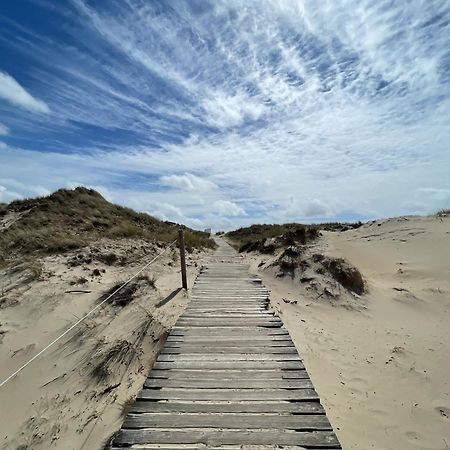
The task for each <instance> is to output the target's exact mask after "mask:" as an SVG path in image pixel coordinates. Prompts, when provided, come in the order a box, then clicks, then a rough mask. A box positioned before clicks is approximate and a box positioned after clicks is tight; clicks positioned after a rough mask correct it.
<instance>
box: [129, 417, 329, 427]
mask: <svg viewBox="0 0 450 450" xmlns="http://www.w3.org/2000/svg"><path fill="white" fill-rule="evenodd" d="M123 426H124V428H130V429H138V428H179V429H184V428H233V429H239V428H245V429H246V430H249V429H253V428H256V429H288V430H298V431H304V430H331V426H330V422H328V419H327V417H326V416H325V415H324V414H305V415H284V416H282V415H277V414H257V415H250V414H152V413H143V414H131V415H129V416H127V418H126V419H125V421H124V423H123Z"/></svg>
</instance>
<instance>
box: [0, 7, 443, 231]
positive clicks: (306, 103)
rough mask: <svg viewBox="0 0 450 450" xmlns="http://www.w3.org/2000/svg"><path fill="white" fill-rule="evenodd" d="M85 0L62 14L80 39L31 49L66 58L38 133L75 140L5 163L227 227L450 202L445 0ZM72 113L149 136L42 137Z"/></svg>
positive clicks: (49, 81) (53, 60)
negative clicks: (97, 0) (103, 0)
mask: <svg viewBox="0 0 450 450" xmlns="http://www.w3.org/2000/svg"><path fill="white" fill-rule="evenodd" d="M72 3H73V4H74V5H75V6H76V8H77V11H78V12H79V13H81V14H78V13H77V14H75V13H73V12H71V11H72V10H71V8H68V9H67V11H66V12H65V14H66V15H65V19H71V20H72V21H73V25H74V26H72V27H67V32H68V33H71V32H72V33H74V36H73V37H76V39H74V44H73V46H71V47H67V46H65V45H64V43H61V42H54V41H50V42H51V45H50V44H48V45H47V44H46V43H47V42H48V41H47V40H42V42H39V45H38V44H32V43H31V48H30V46H29V45H27V47H24V46H23V47H22V48H21V49H20V50H21V51H22V52H23V53H26V54H27V55H28V56H29V57H30V58H35V59H34V60H33V61H38V62H41V61H49V64H51V65H52V69H53V68H54V69H55V70H47V72H46V76H45V77H41V78H40V85H43V86H45V87H46V93H47V97H46V98H48V102H49V104H50V105H51V106H52V113H53V114H52V121H51V123H45V127H43V130H39V134H36V137H37V138H38V139H39V148H41V149H43V150H45V151H48V150H53V149H55V147H56V148H58V149H63V150H61V151H67V152H68V153H67V154H65V155H64V154H57V153H48V154H45V153H38V152H27V151H25V150H23V149H13V150H10V151H8V149H7V147H6V144H3V146H1V144H0V146H1V147H0V148H1V149H2V153H3V154H0V160H1V161H0V164H2V169H3V168H4V170H5V173H8V174H10V175H8V176H11V177H14V178H16V179H17V180H18V181H21V182H23V183H24V184H25V185H26V184H27V183H28V182H30V183H33V184H34V185H44V186H45V187H46V188H48V189H54V188H57V187H60V186H61V185H65V183H66V182H67V180H77V181H78V180H79V183H81V184H84V185H93V186H101V187H102V189H108V192H109V194H108V195H110V197H111V198H113V199H114V201H116V202H119V203H126V204H128V205H130V206H132V207H134V208H138V209H147V210H149V211H150V210H153V211H155V212H156V213H158V214H160V216H161V217H162V216H164V217H167V218H170V219H171V220H177V221H191V222H190V223H197V224H198V226H201V225H202V224H203V223H205V225H213V226H216V225H217V226H220V227H226V228H230V227H233V226H238V225H241V224H244V223H250V222H251V221H255V220H256V221H260V222H263V221H266V222H267V221H271V222H281V221H293V220H295V221H308V220H315V219H316V218H317V217H334V215H337V216H339V214H341V213H342V214H344V213H346V212H348V211H356V212H358V213H360V214H362V215H363V216H366V217H374V216H387V215H395V214H405V213H408V212H416V211H418V212H431V211H432V210H433V208H435V207H436V205H443V204H444V203H445V202H446V196H445V192H446V190H449V189H450V184H449V183H450V181H449V177H448V173H450V153H449V151H448V142H449V141H450V123H449V118H448V117H449V116H448V110H449V108H450V91H449V86H450V85H449V83H448V64H446V58H447V52H448V36H449V35H450V34H449V27H450V25H449V23H450V21H449V20H448V18H449V12H448V10H446V8H445V5H444V4H443V3H442V2H438V1H434V0H430V1H428V2H417V3H414V2H413V3H411V2H407V1H406V0H399V1H398V2H391V1H388V0H380V1H379V2H376V4H375V3H374V2H373V1H370V0H362V1H360V2H359V3H358V7H356V8H355V6H354V2H352V1H350V0H343V1H340V2H331V1H328V2H298V1H294V0H281V1H278V2H260V1H257V0H249V2H248V7H247V8H242V7H241V6H242V5H241V3H242V2H240V1H238V0H229V1H227V2H211V3H210V5H209V7H208V8H206V10H205V12H202V13H198V11H197V12H196V11H194V9H195V8H194V7H193V6H192V5H193V3H192V2H183V1H180V2H177V9H176V12H174V10H172V9H171V8H167V9H165V8H159V7H155V6H154V5H153V3H152V2H149V3H148V4H145V5H144V3H145V2H144V3H142V2H137V1H133V0H130V1H128V2H125V3H124V2H109V3H108V4H107V5H108V6H107V7H105V8H103V6H102V5H100V4H96V5H95V6H94V5H93V3H92V2H90V3H88V2H84V1H82V0H73V1H72ZM105 5H106V4H105ZM156 18H157V20H156ZM80 30H82V32H80ZM75 33H76V35H75ZM30 42H32V40H30ZM76 43H79V47H77V44H76ZM17 45H18V47H20V44H17ZM87 45H89V48H90V50H91V51H90V53H89V54H87V53H86V52H85V51H84V50H83V49H84V48H85V47H86V46H87ZM111 48H113V49H114V51H111ZM99 55H100V56H101V57H99ZM62 56H64V57H62ZM47 69H48V68H47ZM13 81H14V80H13ZM0 106H1V105H0ZM28 116H29V115H28ZM28 116H27V117H28ZM42 117H43V118H42ZM41 118H42V119H41ZM34 119H35V120H38V119H39V120H45V115H44V116H39V117H36V116H35V117H34ZM14 120H16V122H14ZM73 121H77V123H80V122H82V123H86V124H88V125H92V126H94V127H103V128H108V129H109V130H114V131H116V130H120V131H123V132H124V133H126V135H127V136H132V138H133V139H132V140H130V142H144V143H146V144H141V145H126V144H111V142H112V139H111V141H109V142H105V141H103V140H102V139H103V136H99V137H97V136H96V137H95V139H97V142H95V143H92V139H91V138H92V135H91V132H92V129H91V128H89V130H88V132H86V134H85V135H84V134H83V133H84V129H83V127H81V126H80V128H79V129H77V133H78V132H79V134H77V137H78V138H79V140H80V142H81V144H79V143H78V140H77V142H76V147H75V144H73V143H72V142H71V140H70V139H68V140H67V141H64V142H62V145H59V144H60V143H59V142H58V143H57V144H56V146H55V142H54V141H53V140H50V139H49V141H48V142H46V141H45V137H46V134H45V133H46V132H47V131H48V130H50V131H52V132H53V131H56V132H58V135H60V134H62V132H64V131H67V130H69V131H71V132H73V128H70V127H69V126H68V123H72V122H73ZM8 126H10V127H11V128H12V129H14V134H15V135H16V134H17V135H18V136H20V130H26V131H27V132H29V127H31V126H32V124H30V121H28V120H24V119H23V118H21V117H20V116H18V117H15V118H14V117H11V118H10V117H9V118H8ZM210 127H213V128H214V130H211V129H210ZM41 131H42V133H41ZM111 135H113V133H111ZM51 136H52V138H53V136H54V135H53V134H51ZM86 136H87V137H86ZM187 136H189V137H187ZM85 137H86V141H87V143H86V142H84V141H83V139H84V138H85ZM135 138H136V139H135ZM118 142H119V140H118ZM120 142H124V140H123V139H122V140H120ZM125 142H126V141H125ZM105 149H107V151H105ZM3 150H5V152H3ZM69 151H71V152H72V153H70V154H69ZM79 153H81V154H79ZM30 161H32V162H33V165H32V167H31V168H28V167H27V165H28V166H31V165H30V164H29V162H30ZM56 168H57V169H58V170H56ZM49 174H50V175H49ZM147 176H148V179H149V182H148V183H146V177H147ZM113 180H114V181H113ZM117 180H120V186H122V188H120V189H119V188H117ZM136 180H137V181H138V182H137V183H135V181H136ZM154 180H159V183H158V182H155V181H154ZM154 184H157V186H156V187H157V189H155V191H154V192H148V191H149V190H151V186H152V185H154ZM160 185H162V186H164V187H165V188H166V189H160ZM123 186H127V188H124V187H123ZM134 186H136V187H134ZM167 188H168V189H167ZM16 190H17V191H18V192H20V193H21V192H26V189H25V188H23V189H22V190H21V189H19V188H17V189H16ZM442 192H444V193H442ZM245 214H247V215H245Z"/></svg>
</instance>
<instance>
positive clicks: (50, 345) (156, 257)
mask: <svg viewBox="0 0 450 450" xmlns="http://www.w3.org/2000/svg"><path fill="white" fill-rule="evenodd" d="M177 240H178V239H175V240H174V241H173V242H172V243H171V244H170V245H169V246H168V247H166V248H165V249H164V250H163V251H162V252H161V253H159V254H158V255H156V256H155V257H154V258H153V259H152V260H151V261H150V262H148V263H147V264H146V265H145V266H144V267H142V268H141V269H140V270H138V271H137V272H136V273H135V274H134V275H133V276H132V277H131V278H130V279H129V280H128V281H126V282H125V283H123V284H122V285H121V286H120V287H118V288H117V289H116V290H115V291H114V292H113V293H112V294H110V295H108V297H106V298H105V299H104V300H103V301H102V302H101V303H99V304H98V305H97V306H96V307H95V308H92V309H91V310H90V311H89V312H88V313H86V314H85V315H84V316H83V317H81V319H79V320H77V321H76V322H75V323H74V324H73V325H71V326H70V327H69V328H68V329H67V330H66V331H64V333H62V334H61V335H59V336H58V337H57V338H56V339H54V340H53V341H52V342H50V344H48V345H47V346H46V347H44V348H43V349H42V350H41V351H40V352H39V353H37V354H36V355H34V356H33V357H32V358H31V359H30V360H28V361H27V362H26V363H25V364H23V365H22V366H21V367H19V368H18V369H17V370H16V371H15V372H13V373H12V374H11V375H10V376H9V377H8V378H6V379H5V380H3V381H2V382H1V383H0V387H2V386H3V385H4V384H6V383H7V382H8V381H9V380H11V379H12V378H14V377H15V376H16V375H17V374H18V373H19V372H21V371H22V370H23V369H25V367H27V366H28V365H29V364H31V363H32V362H33V361H34V360H35V359H36V358H39V356H41V355H42V354H43V353H44V352H46V351H47V350H48V349H49V348H50V347H52V346H53V345H54V344H56V343H57V342H58V341H60V340H61V339H62V338H63V337H64V336H65V335H66V334H67V333H69V332H70V331H72V330H73V329H74V328H75V327H76V326H77V325H79V324H80V323H81V322H83V320H84V319H86V317H88V316H90V315H91V314H92V313H93V312H94V311H96V310H97V309H98V308H100V307H101V306H102V305H103V304H104V303H106V302H107V301H108V300H109V299H110V298H111V297H112V296H113V295H115V294H117V292H119V291H120V290H121V289H123V288H124V287H125V286H126V285H127V284H128V283H129V282H130V281H131V280H133V279H134V278H136V277H137V276H138V275H139V274H140V273H141V272H142V271H144V270H145V269H146V268H147V267H148V266H149V265H150V264H152V263H153V262H155V261H156V260H157V259H158V258H159V257H160V256H162V255H163V254H164V253H166V251H167V250H169V248H170V247H172V246H173V244H175V242H177Z"/></svg>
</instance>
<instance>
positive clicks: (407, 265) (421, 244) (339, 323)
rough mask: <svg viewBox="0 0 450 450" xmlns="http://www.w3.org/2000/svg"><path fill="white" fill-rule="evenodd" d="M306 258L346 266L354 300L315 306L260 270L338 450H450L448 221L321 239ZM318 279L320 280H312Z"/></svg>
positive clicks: (398, 223) (321, 300) (377, 227)
mask: <svg viewBox="0 0 450 450" xmlns="http://www.w3.org/2000/svg"><path fill="white" fill-rule="evenodd" d="M311 251H314V252H320V253H324V254H326V255H329V256H333V257H340V258H345V259H347V260H348V261H349V262H350V263H351V264H353V265H354V266H356V267H357V268H358V269H359V270H360V271H361V272H362V274H363V276H364V279H365V283H366V289H367V293H366V294H364V295H363V296H361V297H357V296H352V295H348V294H347V293H346V294H345V295H344V294H343V295H338V296H337V297H336V298H334V297H327V296H319V295H317V293H316V291H314V290H307V289H305V287H304V286H302V285H301V283H300V282H299V280H298V278H295V277H294V278H293V279H291V278H290V277H283V278H277V277H276V276H274V272H273V270H270V269H267V270H264V267H265V266H267V263H266V265H262V266H261V267H260V268H259V269H258V265H259V264H261V262H262V261H267V256H254V255H253V256H245V258H248V259H249V261H250V262H251V264H252V266H253V269H254V271H255V272H258V273H259V275H260V276H262V278H263V280H264V283H265V284H266V285H267V286H268V287H269V289H270V290H271V298H272V305H273V308H274V309H276V310H278V311H279V313H280V315H281V316H282V318H283V321H284V322H285V324H286V326H287V327H288V329H289V331H290V332H291V334H292V337H293V339H294V341H295V343H296V345H297V346H298V348H299V350H300V352H301V354H302V355H303V357H304V359H305V363H306V366H307V368H308V370H309V371H310V374H311V378H312V380H313V382H314V383H315V386H316V388H317V390H318V392H319V394H320V396H321V398H322V399H323V402H324V405H325V407H326V409H327V412H328V414H329V417H330V420H331V422H332V424H333V426H334V427H335V429H336V433H337V434H338V437H339V439H340V441H341V443H342V445H343V448H344V449H358V450H359V449H362V450H365V449H371V448H373V449H377V450H403V449H405V450H406V449H422V450H432V449H433V450H437V449H448V448H450V376H449V373H450V360H449V355H450V326H449V324H450V218H449V217H441V218H439V217H435V216H433V217H402V218H397V219H390V220H383V221H377V222H373V223H369V224H365V225H363V226H362V227H361V228H358V229H356V230H349V231H346V232H323V236H322V237H321V238H320V239H319V240H318V241H316V242H315V243H314V244H313V248H312V249H311ZM315 276H316V277H319V275H317V274H316V275H315Z"/></svg>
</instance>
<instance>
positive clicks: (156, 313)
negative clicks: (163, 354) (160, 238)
mask: <svg viewBox="0 0 450 450" xmlns="http://www.w3.org/2000/svg"><path fill="white" fill-rule="evenodd" d="M94 247H95V248H94ZM93 248H94V251H99V252H103V253H105V254H110V253H111V252H113V253H115V254H123V255H125V256H126V257H127V260H128V262H127V264H126V265H123V266H121V265H120V264H113V265H108V264H103V263H101V262H99V261H96V260H93V261H89V259H90V258H86V255H88V254H91V253H90V252H92V250H93ZM160 251H161V249H160V248H158V247H157V246H151V245H150V246H149V245H148V244H145V243H144V242H138V241H136V240H130V241H125V240H122V241H101V242H98V243H96V244H95V245H94V244H93V245H91V246H90V248H87V249H83V250H81V251H77V252H75V253H73V254H67V255H64V256H51V257H47V258H43V259H42V260H40V261H38V262H37V263H36V265H37V266H38V269H34V270H38V271H39V274H38V276H36V274H34V275H33V274H30V273H29V269H27V270H26V271H23V272H21V271H19V272H18V273H16V272H14V271H8V270H4V271H2V273H1V276H0V292H1V294H2V297H1V305H0V362H1V363H0V379H1V380H4V379H5V378H6V377H7V376H9V375H10V374H11V373H12V372H13V371H14V370H16V369H17V368H18V367H20V366H21V365H22V364H23V363H25V362H26V361H27V360H29V359H30V358H31V357H32V356H33V355H35V354H36V353H37V352H38V351H40V350H41V349H42V348H44V347H45V346H46V345H47V344H48V343H49V342H50V341H52V340H53V339H55V338H56V337H57V336H58V335H59V334H61V333H62V332H63V331H64V330H65V329H67V328H68V327H69V326H70V325H71V324H72V323H74V322H75V321H76V320H77V319H78V318H79V317H81V316H82V315H83V314H85V313H86V312H88V311H89V310H90V309H91V308H92V307H93V306H95V305H96V304H98V303H99V301H100V300H99V298H100V297H101V295H102V294H104V293H105V292H106V291H108V289H110V288H111V287H113V286H115V285H117V283H120V282H123V281H125V280H126V279H128V278H129V277H130V276H131V275H133V274H134V273H135V272H136V271H137V270H138V269H139V268H140V267H141V266H142V265H143V264H144V263H145V262H147V261H149V260H150V259H152V258H153V256H155V255H156V254H158V253H159V252H160ZM177 252H178V250H177V249H176V248H175V249H173V250H170V251H169V252H168V253H167V254H165V255H164V256H162V257H161V258H160V259H158V260H157V261H156V262H155V263H154V265H152V266H151V267H149V269H148V270H146V271H145V272H144V273H143V275H146V276H148V279H147V278H143V279H141V280H139V281H138V284H137V290H136V292H134V294H133V299H132V300H131V302H130V303H127V304H126V305H125V306H120V305H117V304H114V303H109V302H108V303H106V304H105V305H104V307H101V308H100V309H99V310H98V311H96V312H95V313H94V314H93V315H92V316H90V317H89V318H88V319H86V321H84V322H83V323H82V324H80V325H79V326H78V327H77V328H76V329H75V330H73V332H71V333H70V334H69V335H67V338H69V337H70V339H67V338H63V339H62V340H61V341H60V342H58V343H57V344H56V345H55V346H53V347H52V348H50V349H49V350H48V351H47V352H46V353H44V354H43V355H42V356H41V357H39V358H38V359H36V360H35V361H34V362H32V363H31V364H30V365H29V366H28V367H26V368H25V369H24V370H23V371H22V372H21V373H20V374H19V375H17V376H16V377H15V378H13V379H12V380H11V381H9V382H8V383H7V384H5V385H4V386H3V387H1V388H0V405H1V407H0V448H1V449H33V450H35V449H64V450H70V449H76V450H79V449H89V450H92V449H100V448H102V446H103V445H104V444H105V442H106V441H107V440H108V438H109V437H110V436H111V434H112V433H113V432H115V431H117V430H118V429H119V428H120V426H121V423H122V419H123V416H124V414H125V413H126V408H127V405H129V404H130V402H131V401H132V399H133V398H134V396H135V395H136V394H137V392H138V391H139V390H140V389H141V387H142V384H143V382H144V378H145V376H146V375H147V373H148V372H149V370H150V368H151V366H152V364H153V362H154V360H155V358H156V355H157V353H158V352H159V350H160V348H161V347H162V345H163V343H164V340H165V336H166V335H167V333H168V331H169V330H170V328H171V327H172V326H173V325H174V323H175V321H176V320H177V318H178V316H179V315H180V314H181V312H182V311H183V309H184V307H185V305H186V304H187V302H188V300H189V299H188V295H187V294H186V293H185V292H184V291H182V290H179V289H178V287H179V286H180V284H181V280H180V269H179V260H178V258H177ZM79 254H81V255H82V257H81V258H79V259H80V261H82V262H81V263H80V264H78V263H77V262H76V261H77V258H78V255H79ZM83 255H84V256H83ZM205 255H206V253H199V252H195V254H192V255H190V256H188V258H187V263H188V280H189V283H190V284H192V282H193V281H194V278H195V276H196V273H197V272H198V271H199V270H200V264H201V261H202V258H203V257H204V256H205ZM73 261H75V263H76V264H75V265H72V264H73ZM95 269H98V271H99V272H96V274H94V270H95ZM103 271H104V272H103ZM30 278H31V279H32V281H30ZM84 280H85V281H84ZM149 280H150V281H149ZM153 280H156V281H155V283H154V286H153ZM77 291H78V292H77Z"/></svg>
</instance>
